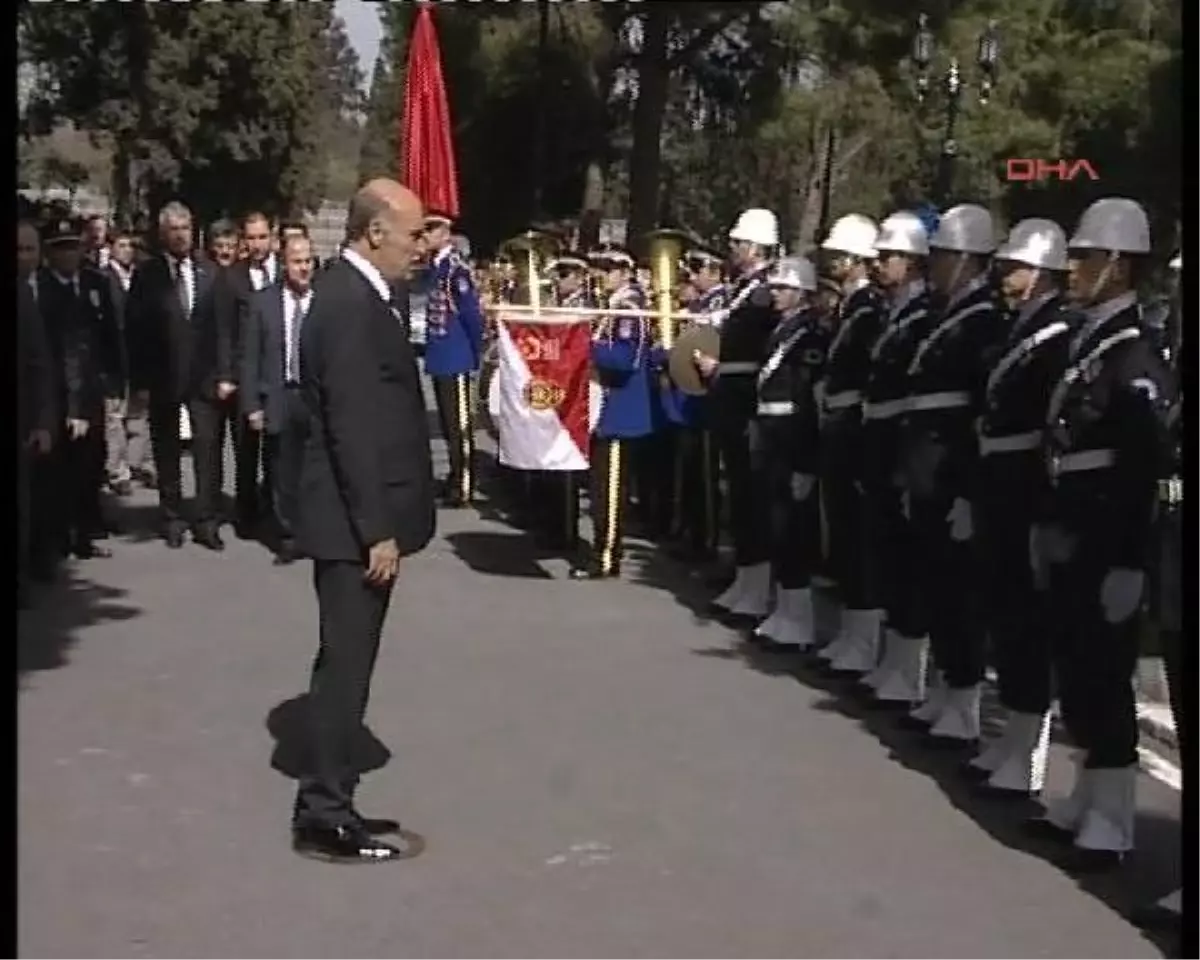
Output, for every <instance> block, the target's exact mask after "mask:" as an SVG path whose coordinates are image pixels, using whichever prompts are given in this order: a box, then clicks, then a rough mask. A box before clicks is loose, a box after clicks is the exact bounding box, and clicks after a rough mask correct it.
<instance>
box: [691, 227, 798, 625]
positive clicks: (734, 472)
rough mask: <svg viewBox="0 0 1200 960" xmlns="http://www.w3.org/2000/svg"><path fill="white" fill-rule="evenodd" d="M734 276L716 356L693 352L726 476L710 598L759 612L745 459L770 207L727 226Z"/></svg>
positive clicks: (751, 614)
mask: <svg viewBox="0 0 1200 960" xmlns="http://www.w3.org/2000/svg"><path fill="white" fill-rule="evenodd" d="M729 243H730V248H731V251H732V254H733V267H734V269H735V271H737V279H736V281H735V284H734V287H733V290H732V291H731V294H730V299H729V306H728V307H727V308H726V310H727V314H726V316H725V318H724V320H723V322H722V323H721V350H720V353H721V358H720V363H719V364H718V363H716V362H715V360H714V358H712V357H704V356H698V357H697V358H696V364H697V366H698V367H699V368H700V371H701V373H703V374H705V375H706V376H709V375H711V374H713V373H715V374H716V378H715V380H714V381H713V386H712V389H711V393H710V396H711V407H710V409H711V413H712V417H713V420H712V423H713V431H714V435H715V436H716V437H717V442H718V445H719V446H720V449H721V459H722V461H723V462H724V464H725V475H726V478H727V483H728V493H729V510H730V526H731V528H732V530H731V532H732V535H733V552H734V563H735V565H736V573H735V575H734V579H733V583H731V584H730V585H729V587H728V588H727V589H726V590H725V591H724V592H723V593H721V594H720V596H718V597H717V598H716V599H715V600H714V601H713V607H714V608H715V609H716V610H717V611H718V612H719V613H724V614H729V615H732V616H734V617H738V618H747V619H754V620H761V619H762V618H763V617H765V616H766V615H767V612H768V610H769V608H770V603H771V563H770V531H769V527H768V524H769V517H768V513H769V511H768V508H767V503H766V499H765V486H764V478H763V474H762V470H761V465H760V464H757V463H756V462H755V461H752V460H751V457H750V433H751V424H752V423H753V422H754V420H755V410H756V409H757V406H758V390H757V379H756V378H757V377H758V371H759V369H760V368H761V366H762V362H763V359H764V357H765V356H766V346H767V340H768V338H769V337H770V336H771V332H772V331H773V330H774V329H775V324H776V321H777V319H778V314H777V313H776V311H775V306H774V302H773V299H772V297H771V289H770V287H768V286H767V274H768V273H769V271H770V268H771V261H772V259H773V256H774V251H775V250H776V248H777V247H778V245H779V223H778V221H777V220H776V218H775V214H774V213H772V212H771V211H770V210H762V209H751V210H747V211H745V212H744V213H743V214H742V215H741V216H740V217H738V219H737V222H736V223H735V224H734V225H733V229H732V230H730V231H729Z"/></svg>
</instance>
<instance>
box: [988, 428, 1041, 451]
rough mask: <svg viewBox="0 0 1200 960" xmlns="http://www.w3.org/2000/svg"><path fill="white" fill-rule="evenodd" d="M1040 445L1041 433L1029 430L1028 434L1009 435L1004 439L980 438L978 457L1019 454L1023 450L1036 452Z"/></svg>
mask: <svg viewBox="0 0 1200 960" xmlns="http://www.w3.org/2000/svg"><path fill="white" fill-rule="evenodd" d="M1041 445H1042V431H1040V430H1030V431H1029V432H1028V433H1010V434H1008V435H1007V436H1004V437H980V438H979V455H980V456H981V457H986V456H988V455H989V454H992V453H1019V452H1021V451H1025V450H1036V449H1037V448H1038V447H1040V446H1041Z"/></svg>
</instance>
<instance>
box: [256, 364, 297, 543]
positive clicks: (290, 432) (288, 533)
mask: <svg viewBox="0 0 1200 960" xmlns="http://www.w3.org/2000/svg"><path fill="white" fill-rule="evenodd" d="M283 414H284V419H283V423H281V424H278V425H276V427H275V429H272V430H271V432H270V433H268V434H266V435H265V436H264V437H263V441H262V448H263V467H264V471H263V472H264V473H265V474H266V481H267V483H266V485H267V489H269V490H270V491H271V496H270V505H271V512H272V521H273V523H274V525H275V531H274V534H275V536H277V537H278V538H279V539H280V541H281V542H290V541H291V540H292V531H293V530H295V528H296V513H297V510H298V504H299V497H300V469H301V467H302V465H303V463H304V441H305V438H306V436H307V430H308V408H307V407H305V405H304V398H303V395H302V394H301V393H300V388H299V387H298V386H290V387H285V388H284V395H283Z"/></svg>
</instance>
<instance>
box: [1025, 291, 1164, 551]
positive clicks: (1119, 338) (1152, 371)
mask: <svg viewBox="0 0 1200 960" xmlns="http://www.w3.org/2000/svg"><path fill="white" fill-rule="evenodd" d="M1175 396H1176V386H1175V383H1174V378H1173V377H1172V376H1171V372H1170V370H1169V369H1168V367H1167V365H1166V363H1165V361H1164V360H1163V356H1162V353H1161V351H1160V350H1159V349H1158V346H1157V343H1156V340H1155V337H1154V335H1153V332H1152V331H1150V330H1149V329H1147V328H1146V327H1145V325H1144V324H1143V323H1142V318H1141V312H1140V310H1139V309H1138V306H1137V303H1136V300H1135V298H1134V296H1133V295H1132V294H1128V295H1126V296H1124V297H1119V298H1117V299H1116V300H1114V301H1110V302H1109V303H1107V304H1103V305H1101V306H1099V307H1096V308H1092V309H1090V310H1088V311H1087V312H1086V313H1085V314H1084V321H1083V325H1082V326H1081V327H1080V329H1079V330H1078V331H1077V332H1076V333H1075V334H1074V336H1073V337H1072V342H1071V345H1070V364H1069V366H1068V367H1067V369H1066V371H1065V372H1064V373H1063V375H1062V377H1061V378H1060V379H1059V381H1058V383H1057V384H1056V385H1055V387H1054V390H1053V392H1052V394H1051V397H1050V403H1049V406H1048V409H1047V413H1046V428H1047V432H1046V449H1045V453H1046V456H1047V467H1048V469H1049V474H1050V480H1051V482H1052V485H1053V497H1052V507H1051V515H1052V517H1053V519H1054V520H1055V521H1057V522H1059V523H1061V524H1062V525H1063V526H1065V527H1066V528H1067V529H1068V530H1069V531H1071V532H1072V533H1075V534H1077V535H1078V536H1080V538H1081V540H1082V546H1081V547H1080V552H1079V555H1080V556H1084V557H1087V559H1088V561H1089V562H1094V563H1100V564H1104V565H1106V566H1108V567H1120V568H1126V569H1134V570H1140V569H1145V568H1146V565H1147V561H1148V549H1149V546H1150V533H1151V526H1152V523H1153V519H1154V515H1155V511H1156V502H1157V499H1158V483H1159V480H1160V479H1161V478H1162V477H1164V476H1169V475H1170V473H1171V467H1172V458H1173V444H1172V442H1171V436H1170V411H1171V409H1172V407H1173V406H1174V402H1175Z"/></svg>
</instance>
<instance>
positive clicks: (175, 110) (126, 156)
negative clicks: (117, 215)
mask: <svg viewBox="0 0 1200 960" xmlns="http://www.w3.org/2000/svg"><path fill="white" fill-rule="evenodd" d="M19 30H20V38H21V43H22V45H23V48H24V55H25V56H26V57H27V58H28V59H29V60H30V61H32V62H34V63H37V64H39V65H41V66H42V68H43V69H44V70H45V72H46V74H47V77H48V82H47V83H46V84H44V85H43V86H42V88H41V89H40V90H38V91H36V92H35V94H34V97H33V102H32V103H31V105H30V115H31V117H33V118H35V119H36V120H37V121H38V122H40V123H42V124H43V125H45V124H47V123H48V122H50V121H52V120H54V119H55V118H60V117H67V118H70V119H72V120H74V121H75V123H76V124H77V125H78V126H79V127H81V128H82V129H85V130H88V131H90V132H92V133H95V134H107V135H110V136H111V137H112V138H113V140H114V141H115V143H116V144H117V158H116V164H115V165H116V168H117V175H116V177H115V180H116V183H115V190H114V192H115V195H116V197H115V198H116V201H117V206H118V209H121V208H122V207H124V208H125V209H123V210H121V212H123V213H128V208H129V207H130V206H131V205H132V204H133V203H134V201H135V198H137V199H140V200H141V202H142V204H143V205H145V206H148V207H151V208H153V207H155V206H157V205H158V204H159V203H161V202H162V201H163V200H165V199H166V198H167V197H168V196H170V195H172V194H179V195H182V196H184V197H186V199H187V200H188V201H189V202H190V203H191V204H192V205H193V206H194V207H195V208H196V209H197V212H198V213H200V214H201V215H202V216H205V217H209V216H213V215H216V214H218V213H238V212H243V211H245V210H246V209H247V208H248V207H251V206H254V207H258V206H267V207H269V208H274V209H276V210H279V211H285V210H296V209H305V208H311V207H313V206H315V204H316V203H317V202H318V201H319V199H320V197H321V194H322V192H323V186H324V183H323V181H324V178H325V177H326V175H327V172H328V171H327V164H326V163H325V162H324V156H325V154H326V150H327V146H328V131H329V129H330V124H331V122H333V120H335V119H336V118H338V117H340V116H341V115H342V114H343V113H345V112H351V111H353V110H355V109H356V108H357V107H358V102H357V97H358V93H357V87H358V79H359V77H358V70H357V65H356V61H355V59H354V54H353V51H352V50H351V49H350V47H349V44H348V43H347V41H346V38H345V35H344V32H343V31H342V30H341V28H340V22H338V21H337V20H336V19H335V18H334V16H333V9H332V5H329V4H240V5H235V6H228V5H224V4H222V5H216V4H199V5H195V6H190V7H186V8H180V7H177V6H175V5H163V4H140V5H133V6H129V5H105V6H96V5H89V6H77V5H49V6H38V7H32V6H29V5H24V6H22V8H21V21H20V24H19Z"/></svg>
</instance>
